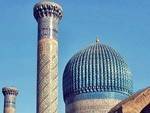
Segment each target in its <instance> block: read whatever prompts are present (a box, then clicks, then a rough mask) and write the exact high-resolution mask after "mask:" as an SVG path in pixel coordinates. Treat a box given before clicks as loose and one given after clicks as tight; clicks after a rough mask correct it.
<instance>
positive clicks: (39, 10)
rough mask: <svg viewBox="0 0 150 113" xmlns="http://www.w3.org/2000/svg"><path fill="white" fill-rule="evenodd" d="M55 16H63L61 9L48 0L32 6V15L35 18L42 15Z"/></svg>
mask: <svg viewBox="0 0 150 113" xmlns="http://www.w3.org/2000/svg"><path fill="white" fill-rule="evenodd" d="M52 15H53V16H56V17H58V18H59V19H61V18H62V16H63V10H62V7H61V6H60V5H58V4H57V3H54V2H50V1H48V0H43V1H41V2H39V3H37V4H36V5H35V6H34V17H35V19H36V20H38V18H42V17H50V16H52Z"/></svg>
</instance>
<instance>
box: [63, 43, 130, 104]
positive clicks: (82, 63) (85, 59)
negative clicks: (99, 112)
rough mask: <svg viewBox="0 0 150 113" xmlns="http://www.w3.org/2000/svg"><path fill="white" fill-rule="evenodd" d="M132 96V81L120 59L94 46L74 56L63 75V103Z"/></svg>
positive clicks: (108, 48) (118, 56) (102, 46)
mask: <svg viewBox="0 0 150 113" xmlns="http://www.w3.org/2000/svg"><path fill="white" fill-rule="evenodd" d="M131 93H132V77H131V73H130V71H129V70H128V66H127V64H126V63H125V62H124V60H123V58H122V57H121V56H120V55H119V53H117V52H116V51H115V50H114V49H112V48H111V47H108V46H106V45H103V44H100V43H98V42H97V43H96V44H93V45H91V46H89V47H87V48H86V49H84V50H81V51H79V52H78V53H77V54H75V55H74V56H73V57H72V58H71V59H70V60H69V62H68V63H67V65H66V67H65V71H64V75H63V95H64V100H65V103H66V104H68V103H71V102H72V101H76V100H83V99H91V98H97V99H98V98H118V99H124V98H125V97H127V96H129V95H130V94H131Z"/></svg>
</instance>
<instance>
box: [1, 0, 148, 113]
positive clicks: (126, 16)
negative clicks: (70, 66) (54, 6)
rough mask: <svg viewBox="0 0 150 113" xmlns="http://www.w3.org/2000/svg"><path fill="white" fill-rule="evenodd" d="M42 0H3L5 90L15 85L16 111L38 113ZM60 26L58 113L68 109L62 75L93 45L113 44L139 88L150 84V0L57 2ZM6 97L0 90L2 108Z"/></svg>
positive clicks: (3, 73) (74, 0)
mask: <svg viewBox="0 0 150 113" xmlns="http://www.w3.org/2000/svg"><path fill="white" fill-rule="evenodd" d="M36 2H38V0H37V1H36V0H0V88H2V87H3V86H16V87H17V88H18V89H19V90H20V93H19V95H18V97H17V113H35V109H36V104H35V101H36V100H35V99H36V96H35V95H36V61H37V59H36V50H37V23H36V21H35V19H34V18H33V14H32V9H33V5H34V4H35V3H36ZM57 2H58V3H60V4H62V6H63V9H64V17H63V20H62V22H61V23H60V26H59V28H60V29H59V30H60V31H59V37H58V38H59V87H60V88H59V113H64V103H63V99H62V88H61V86H62V74H63V70H64V67H65V65H66V63H67V61H68V60H69V59H70V57H71V56H72V55H73V54H75V53H76V52H77V51H79V50H80V49H82V48H85V47H87V46H88V45H89V44H91V43H94V42H95V39H96V36H99V37H100V41H101V43H104V44H107V45H110V46H111V47H113V48H114V49H116V50H117V51H118V52H120V54H121V55H122V56H123V57H124V58H125V60H126V62H127V63H128V65H129V67H130V69H131V71H132V73H133V79H134V91H137V90H138V89H141V88H144V87H146V86H149V85H150V60H149V59H150V0H115V1H114V0H92V1H91V0H57ZM2 110H3V95H2V93H1V94H0V112H2Z"/></svg>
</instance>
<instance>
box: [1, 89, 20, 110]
mask: <svg viewBox="0 0 150 113" xmlns="http://www.w3.org/2000/svg"><path fill="white" fill-rule="evenodd" d="M2 92H3V95H4V113H15V112H16V107H15V106H16V105H15V104H16V96H17V95H18V90H17V89H16V88H15V87H4V88H3V89H2Z"/></svg>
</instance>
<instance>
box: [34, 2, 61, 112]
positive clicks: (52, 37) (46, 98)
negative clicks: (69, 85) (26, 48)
mask: <svg viewBox="0 0 150 113" xmlns="http://www.w3.org/2000/svg"><path fill="white" fill-rule="evenodd" d="M62 13H63V11H62V7H61V6H60V5H58V4H57V3H54V2H51V1H50V0H42V1H41V2H39V3H37V4H36V5H35V6H34V17H35V19H36V20H37V22H38V58H37V62H38V63H37V113H57V112H58V110H57V109H58V107H57V106H58V105H57V104H58V40H57V33H58V24H59V21H60V20H61V18H62Z"/></svg>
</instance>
